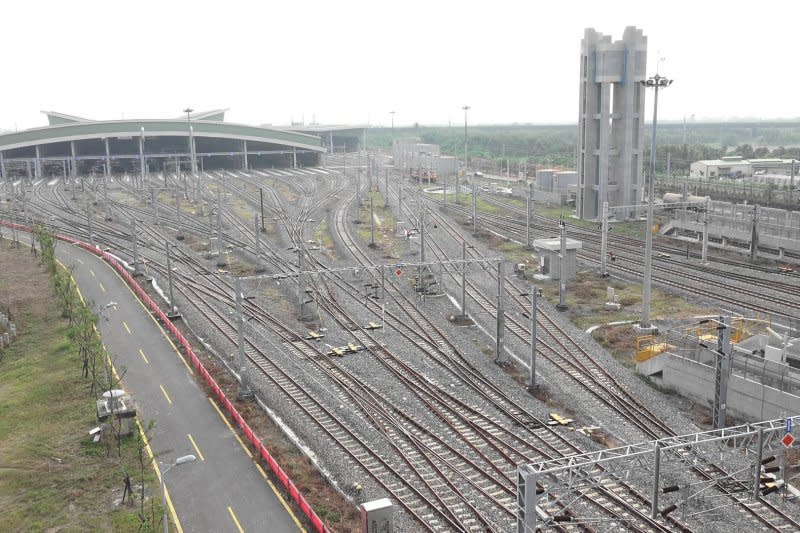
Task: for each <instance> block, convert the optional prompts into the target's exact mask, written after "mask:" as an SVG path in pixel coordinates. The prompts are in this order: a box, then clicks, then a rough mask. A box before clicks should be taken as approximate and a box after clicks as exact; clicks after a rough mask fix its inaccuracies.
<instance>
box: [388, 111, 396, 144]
mask: <svg viewBox="0 0 800 533" xmlns="http://www.w3.org/2000/svg"><path fill="white" fill-rule="evenodd" d="M389 114H390V115H392V142H394V114H395V112H394V111H389Z"/></svg>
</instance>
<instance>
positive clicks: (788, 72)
mask: <svg viewBox="0 0 800 533" xmlns="http://www.w3.org/2000/svg"><path fill="white" fill-rule="evenodd" d="M798 15H800V2H799V1H797V0H780V1H768V2H730V1H725V2H723V1H719V2H718V1H703V0H693V1H684V0H674V1H664V2H654V1H644V0H638V1H614V0H607V1H606V2H603V1H576V0H561V1H559V0H555V1H550V2H544V1H542V2H537V1H534V0H526V1H523V0H519V1H509V0H494V1H463V0H462V1H449V0H448V1H443V0H439V1H437V0H427V1H418V0H395V1H393V2H386V1H380V0H372V1H356V0H327V1H318V0H307V1H305V2H292V1H273V2H269V1H260V2H256V1H253V2H243V1H238V0H228V1H225V2H218V1H214V2H210V1H209V0H195V1H191V2H181V1H177V0H166V1H151V0H137V1H135V2H110V1H108V0H105V1H82V0H75V1H72V2H65V1H61V0H59V1H36V0H29V1H21V0H8V1H7V2H6V3H4V5H3V24H2V27H1V28H0V73H1V74H0V76H1V78H0V79H1V80H2V81H0V95H1V96H0V128H5V129H14V128H15V127H16V128H19V129H23V128H28V127H35V126H42V125H45V123H46V118H45V117H44V116H43V115H41V114H40V113H39V111H40V110H42V109H46V110H57V111H61V112H64V113H70V114H75V115H79V116H86V117H88V118H98V119H101V118H103V119H114V118H122V117H123V116H124V117H125V118H144V117H146V118H169V117H173V116H178V115H180V114H181V110H182V109H184V108H185V107H187V106H191V107H193V108H194V109H196V110H206V109H213V108H219V107H229V108H230V111H229V112H228V115H227V119H228V120H230V121H234V122H243V123H251V124H260V123H271V124H276V125H278V124H287V123H289V121H290V120H292V119H294V120H295V121H299V120H301V119H303V118H304V119H305V121H306V122H310V121H311V120H312V117H313V118H316V120H317V121H318V122H321V123H329V124H330V123H366V122H369V123H370V124H373V125H388V124H389V122H390V115H389V111H392V110H394V111H396V115H395V125H407V124H412V123H414V122H419V123H421V124H447V123H448V122H450V121H452V122H453V123H454V124H463V120H464V114H463V111H462V110H461V107H462V106H463V105H465V104H467V105H469V106H471V110H470V111H469V122H470V124H489V123H510V122H533V123H573V122H575V121H576V120H577V113H578V105H577V104H578V66H579V65H578V58H579V54H580V41H581V38H582V36H583V31H584V28H587V27H594V28H596V29H597V30H598V31H601V32H603V33H606V34H611V35H612V36H613V38H614V39H615V40H616V39H619V38H621V36H622V31H623V30H624V28H625V26H628V25H633V26H637V27H639V28H642V29H643V30H644V33H645V35H646V36H647V37H648V64H649V67H648V73H649V74H654V73H655V70H656V57H657V56H658V55H660V56H662V57H664V58H665V60H664V61H663V62H662V63H661V66H660V71H661V73H662V74H664V75H667V76H668V77H670V78H674V79H675V83H674V85H673V86H672V87H670V88H669V89H668V90H667V91H666V92H664V93H663V94H662V95H661V97H660V98H659V118H660V119H666V120H669V119H675V120H680V119H682V118H683V117H684V116H691V115H693V114H694V115H696V117H697V118H698V119H701V118H708V117H713V118H731V117H759V118H796V117H798V116H800V110H799V109H798V98H797V95H798V93H800V83H798V82H800V62H798V59H800V53H798V44H799V43H800V16H798ZM651 100H652V98H648V103H647V108H648V110H649V109H651V108H650V105H651ZM647 112H648V119H649V116H650V113H651V111H647Z"/></svg>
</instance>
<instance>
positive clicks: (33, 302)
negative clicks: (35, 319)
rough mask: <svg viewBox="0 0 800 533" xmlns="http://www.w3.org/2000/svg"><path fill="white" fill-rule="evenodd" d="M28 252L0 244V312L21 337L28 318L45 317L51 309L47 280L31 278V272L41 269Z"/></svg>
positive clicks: (8, 243) (25, 249) (0, 242)
mask: <svg viewBox="0 0 800 533" xmlns="http://www.w3.org/2000/svg"><path fill="white" fill-rule="evenodd" d="M28 250H30V247H29V246H27V245H25V244H24V243H20V248H19V249H15V248H10V241H7V240H5V239H2V240H0V265H10V266H14V268H6V267H5V266H4V267H3V277H2V279H0V310H2V311H3V313H5V314H6V316H8V317H9V318H10V320H11V321H12V322H14V323H15V324H16V325H17V333H18V334H20V335H21V334H23V333H24V332H25V330H26V328H27V324H28V317H29V316H30V315H38V316H41V315H44V314H46V312H47V310H49V309H51V308H52V307H53V297H52V294H51V292H50V286H49V283H48V281H47V279H48V278H47V277H46V276H44V277H42V276H31V271H32V270H37V269H39V270H40V269H41V264H40V263H39V259H38V258H37V257H34V256H33V255H32V254H31V253H30V252H29V251H28Z"/></svg>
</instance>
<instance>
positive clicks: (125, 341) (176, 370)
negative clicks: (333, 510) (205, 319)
mask: <svg viewBox="0 0 800 533" xmlns="http://www.w3.org/2000/svg"><path fill="white" fill-rule="evenodd" d="M56 250H57V255H58V257H59V259H60V260H61V261H62V262H63V263H64V264H65V265H67V266H68V267H74V270H73V275H74V277H75V279H76V281H77V283H78V286H79V288H80V291H81V293H82V295H83V297H84V299H85V300H86V302H87V304H88V305H89V306H90V308H91V309H93V310H94V311H96V312H97V313H98V314H99V316H100V320H99V323H98V328H99V330H100V333H101V336H102V340H103V343H104V344H105V346H106V348H107V349H108V351H109V353H111V354H112V357H113V358H114V365H115V367H116V369H117V371H118V373H119V374H120V375H121V376H122V384H123V388H124V389H125V390H126V391H127V392H128V394H130V395H131V396H132V397H133V399H134V401H135V402H136V404H137V408H138V415H139V419H140V420H142V421H143V424H147V423H148V422H149V421H151V420H153V421H155V427H154V428H153V430H152V432H151V434H150V446H151V448H152V450H153V452H154V454H155V455H156V458H157V461H158V465H159V468H160V470H161V472H165V475H164V480H165V484H166V486H167V490H168V495H169V497H170V504H169V505H168V507H170V508H171V511H172V512H173V518H172V519H173V520H174V518H175V515H177V518H178V524H177V527H176V528H175V529H176V530H178V531H213V532H227V531H231V532H238V533H241V532H243V531H246V532H251V531H262V532H270V533H271V532H284V531H304V530H303V528H302V527H301V525H300V523H299V522H298V520H297V518H296V517H295V516H294V515H293V513H292V512H291V510H289V508H288V507H287V506H286V503H285V502H284V500H283V498H282V497H281V496H280V495H279V494H277V492H276V491H275V490H274V487H273V486H272V484H271V483H270V482H269V480H268V478H267V476H266V474H265V472H264V470H263V468H262V467H261V465H259V464H257V463H256V462H255V461H254V460H253V456H252V454H251V453H250V451H249V449H247V448H246V447H245V445H244V444H243V443H242V441H241V440H240V439H239V437H238V435H237V434H236V433H235V432H234V431H233V429H232V427H231V426H230V424H229V423H228V421H227V419H226V418H225V417H224V416H223V413H222V412H221V411H219V409H218V408H217V407H216V405H215V404H214V403H213V401H212V400H211V398H210V397H209V396H208V395H207V394H206V393H205V392H204V391H203V389H202V388H201V387H200V386H199V385H198V383H197V382H196V380H195V378H196V376H195V372H194V371H193V369H192V368H191V367H190V366H189V365H188V364H187V362H186V361H185V360H184V358H183V356H182V354H180V353H179V352H178V351H177V349H176V348H175V346H174V345H173V344H172V342H171V340H170V339H169V337H168V336H167V333H166V332H165V331H164V330H163V329H162V328H161V327H160V325H159V324H158V323H157V322H156V321H155V319H154V318H153V317H152V316H151V315H150V314H149V313H148V312H147V311H146V309H145V308H144V306H143V305H142V304H141V303H140V302H139V301H138V300H137V299H136V297H135V296H134V294H133V293H132V292H131V291H130V289H129V288H128V287H127V285H126V284H125V282H124V281H123V280H122V279H121V278H120V277H119V276H118V275H117V274H116V272H114V271H113V270H112V269H111V267H109V266H108V265H107V264H105V263H104V262H103V261H102V260H101V259H99V258H97V257H95V256H93V255H91V254H90V253H88V252H85V251H83V250H81V249H79V248H76V247H73V246H70V245H68V244H66V243H63V242H62V243H59V245H58V246H57V248H56ZM112 302H115V303H116V305H108V304H110V303H112ZM187 454H193V455H195V456H196V457H197V460H196V461H195V462H193V463H185V464H181V465H178V466H174V467H171V468H170V465H173V464H174V462H175V460H176V459H177V458H178V457H181V456H184V455H187ZM168 468H169V470H168V471H167V469H168Z"/></svg>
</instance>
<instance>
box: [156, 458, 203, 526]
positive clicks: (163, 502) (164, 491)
mask: <svg viewBox="0 0 800 533" xmlns="http://www.w3.org/2000/svg"><path fill="white" fill-rule="evenodd" d="M195 461H197V457H195V456H194V455H192V454H189V455H184V456H182V457H178V458H177V459H175V462H174V463H172V464H171V465H169V466H168V467H167V469H166V470H164V471H163V472H162V473H161V507H163V508H164V517H163V518H162V519H161V521H162V522H163V523H164V533H169V520H168V519H167V488H166V486H165V485H164V476H166V475H167V472H169V471H170V470H172V467H174V466H179V465H182V464H186V463H193V462H195Z"/></svg>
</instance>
